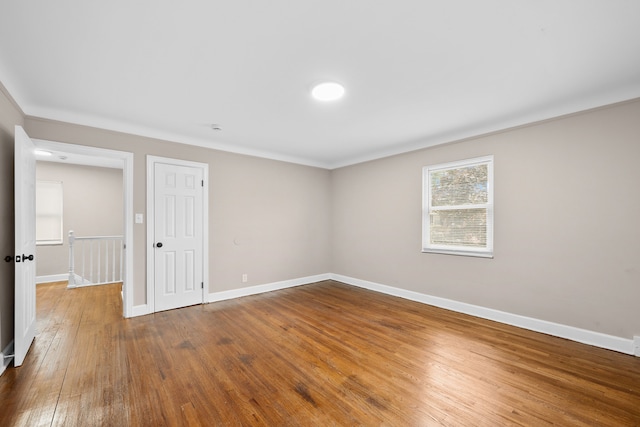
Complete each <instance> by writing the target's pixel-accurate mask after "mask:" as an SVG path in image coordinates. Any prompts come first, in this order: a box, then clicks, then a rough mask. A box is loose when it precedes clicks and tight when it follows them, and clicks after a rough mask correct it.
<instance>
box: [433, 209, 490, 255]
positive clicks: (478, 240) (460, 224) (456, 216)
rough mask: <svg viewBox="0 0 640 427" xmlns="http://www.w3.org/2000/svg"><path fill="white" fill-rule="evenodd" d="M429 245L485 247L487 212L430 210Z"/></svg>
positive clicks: (480, 210) (476, 210)
mask: <svg viewBox="0 0 640 427" xmlns="http://www.w3.org/2000/svg"><path fill="white" fill-rule="evenodd" d="M430 220H431V244H434V245H451V246H468V247H480V248H483V247H486V246H487V210H486V209H484V208H483V209H453V210H446V211H438V210H432V211H431V214H430Z"/></svg>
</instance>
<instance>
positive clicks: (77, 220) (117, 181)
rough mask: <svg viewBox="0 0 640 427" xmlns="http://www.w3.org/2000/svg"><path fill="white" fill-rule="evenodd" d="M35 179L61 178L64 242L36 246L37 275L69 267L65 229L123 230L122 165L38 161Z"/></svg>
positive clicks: (100, 233)
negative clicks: (92, 165) (117, 166)
mask: <svg viewBox="0 0 640 427" xmlns="http://www.w3.org/2000/svg"><path fill="white" fill-rule="evenodd" d="M36 179H37V180H42V181H62V188H63V190H62V191H63V210H64V211H63V232H64V243H63V244H60V245H44V246H37V247H36V259H37V260H38V262H37V263H36V275H37V276H48V275H56V274H64V273H68V271H69V241H68V239H67V233H68V231H69V230H73V231H74V232H75V235H76V236H114V235H122V234H123V232H124V225H123V220H124V203H123V200H124V194H123V188H122V169H112V168H100V167H91V166H81V165H72V164H63V163H54V162H37V165H36Z"/></svg>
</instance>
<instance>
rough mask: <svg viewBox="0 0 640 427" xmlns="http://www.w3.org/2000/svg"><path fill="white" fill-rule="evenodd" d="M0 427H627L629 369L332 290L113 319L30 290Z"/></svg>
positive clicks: (107, 302)
mask: <svg viewBox="0 0 640 427" xmlns="http://www.w3.org/2000/svg"><path fill="white" fill-rule="evenodd" d="M38 327H39V331H40V332H39V335H38V336H37V337H36V341H35V342H34V345H33V347H32V348H31V350H30V353H29V354H28V356H27V359H26V360H25V364H24V365H23V366H22V367H20V368H17V369H14V368H9V369H7V371H6V372H5V374H4V375H3V376H2V377H0V426H12V425H18V426H40V425H55V426H62V425H63V426H93V425H113V426H126V425H131V426H161V425H170V426H174V425H175V426H180V425H193V426H197V425H202V426H212V425H252V426H256V425H268V426H284V425H286V426H296V425H302V426H330V425H336V426H351V425H366V426H377V425H389V426H430V425H448V426H471V425H472V426H482V425H486V426H498V425H526V426H531V425H534V426H538V425H571V426H580V425H584V426H593V425H598V426H632V425H640V358H637V357H633V356H628V355H624V354H619V353H616V352H613V351H608V350H603V349H598V348H593V347H589V346H586V345H582V344H578V343H575V342H571V341H566V340H563V339H559V338H554V337H550V336H547V335H542V334H538V333H534V332H530V331H525V330H522V329H518V328H514V327H509V326H505V325H501V324H498V323H495V322H491V321H486V320H482V319H477V318H473V317H470V316H466V315H462V314H457V313H453V312H449V311H446V310H442V309H438V308H434V307H430V306H426V305H423V304H419V303H415V302H411V301H406V300H402V299H399V298H394V297H390V296H386V295H382V294H377V293H375V292H371V291H367V290H363V289H358V288H353V287H350V286H347V285H343V284H340V283H337V282H331V281H326V282H320V283H317V284H312V285H307V286H301V287H297V288H291V289H286V290H282V291H277V292H271V293H267V294H262V295H256V296H250V297H245V298H240V299H237V300H231V301H223V302H218V303H213V304H207V305H201V306H194V307H189V308H184V309H179V310H171V311H167V312H161V313H156V314H154V315H149V316H143V317H137V318H133V319H123V318H122V307H121V301H120V286H119V285H105V286H95V287H87V288H79V289H73V290H67V289H66V288H65V284H60V283H59V284H47V285H39V286H38Z"/></svg>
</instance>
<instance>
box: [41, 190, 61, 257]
mask: <svg viewBox="0 0 640 427" xmlns="http://www.w3.org/2000/svg"><path fill="white" fill-rule="evenodd" d="M62 235H63V231H62V182H59V181H37V182H36V244H37V245H59V244H62Z"/></svg>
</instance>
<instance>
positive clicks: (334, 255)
mask: <svg viewBox="0 0 640 427" xmlns="http://www.w3.org/2000/svg"><path fill="white" fill-rule="evenodd" d="M638 117H640V100H637V101H635V102H629V103H624V104H619V105H615V106H611V107H608V108H602V109H598V110H595V111H592V112H587V113H583V114H577V115H574V116H570V117H565V118H559V119H556V120H552V121H547V122H544V123H539V124H535V125H531V126H528V127H522V128H519V129H514V130H509V131H505V132H502V133H496V134H493V135H489V136H484V137H479V138H474V139H470V140H467V141H462V142H458V143H453V144H448V145H444V146H438V147H434V148H430V149H425V150H420V151H416V152H412V153H408V154H405V155H400V156H394V157H389V158H386V159H381V160H378V161H373V162H368V163H363V164H359V165H354V166H351V167H345V168H341V169H337V170H334V171H326V170H322V169H317V168H311V167H306V166H299V165H294V164H288V163H283V162H277V161H272V160H265V159H259V158H253V157H249V156H241V155H236V154H231V153H225V152H220V151H215V150H207V149H204V148H201V147H192V146H187V145H181V144H175V143H169V142H164V141H159V140H155V139H149V138H143V137H137V136H131V135H126V134H121V133H116V132H110V131H104V130H98V129H94V128H89V127H83V126H77V125H72V124H67V123H60V122H54V121H48V120H41V119H34V118H26V119H23V116H22V114H21V112H20V111H19V109H18V108H17V107H15V106H14V105H13V104H12V103H11V102H9V101H8V98H7V97H6V96H5V95H4V94H0V143H1V145H0V165H1V169H0V170H1V172H0V173H2V175H3V176H2V177H3V178H5V179H4V180H3V181H2V182H3V184H1V185H0V206H1V207H0V222H1V224H2V225H3V227H2V228H1V229H0V233H2V235H0V247H1V248H4V252H7V253H11V252H13V190H12V185H11V184H12V183H13V166H12V165H13V126H14V125H15V124H21V123H23V121H24V125H25V128H26V130H27V133H29V135H30V136H31V137H33V138H40V139H47V140H52V141H60V142H66V143H73V144H81V145H88V146H95V147H103V148H111V149H115V150H122V151H129V152H132V153H134V176H133V180H134V207H133V210H134V212H140V213H145V207H146V188H145V186H146V171H145V169H146V154H153V155H158V156H165V157H173V158H178V159H184V160H195V161H200V162H206V163H208V164H209V168H210V169H209V180H210V186H209V189H210V190H209V191H210V192H209V203H210V208H209V213H210V215H209V230H210V241H209V245H210V247H209V256H210V259H209V265H210V277H209V279H210V288H209V291H210V292H217V291H224V290H231V289H237V288H241V287H244V286H251V285H254V284H263V283H271V282H276V281H281V280H287V279H292V278H298V277H305V276H311V275H316V274H321V273H326V272H333V273H337V274H342V275H346V276H351V277H354V278H358V279H363V280H369V281H372V282H377V283H381V284H386V285H390V286H395V287H398V288H402V289H407V290H411V291H416V292H421V293H424V294H428V295H434V296H439V297H444V298H450V299H453V300H457V301H461V302H466V303H470V304H475V305H479V306H483V307H488V308H493V309H497V310H503V311H507V312H510V313H514V314H520V315H524V316H530V317H533V318H537V319H542V320H548V321H551V322H557V323H560V324H566V325H570V326H574V327H578V328H584V329H588V330H592V331H597V332H602V333H606V334H611V335H615V336H620V337H624V338H630V337H632V336H633V335H640V316H638V309H637V307H638V302H639V301H640V286H638V283H640V270H639V265H638V259H640V221H638V218H640V197H639V194H640V193H639V192H638V190H637V188H636V186H637V184H638V182H640V167H638V165H637V161H638V159H640V142H639V139H638V135H640V120H638ZM487 154H493V155H494V156H495V187H496V189H495V201H496V223H495V258H494V259H480V258H469V257H457V256H447V255H438V254H422V253H421V252H420V233H421V224H420V217H421V169H422V167H423V166H425V165H428V164H434V163H440V162H447V161H452V160H459V159H465V158H470V157H476V156H481V155H487ZM145 217H146V215H145ZM145 232H146V225H145V224H142V225H140V224H136V225H134V246H135V248H134V254H133V256H134V266H133V268H134V283H133V287H134V304H135V305H138V304H144V303H145V301H146V296H145V285H146V283H145V281H146V280H145V271H146V269H145V267H144V266H145V264H146V239H145ZM4 252H0V255H3V256H4V255H5V253H4ZM243 273H246V274H248V275H249V282H248V283H246V284H244V283H241V275H242V274H243ZM0 296H1V297H2V302H1V305H0V310H1V312H0V321H1V322H2V324H1V325H0V333H2V336H0V345H2V346H5V345H6V344H7V343H8V342H9V341H10V340H11V338H12V336H13V333H12V332H13V305H12V303H13V266H12V264H9V263H4V262H0Z"/></svg>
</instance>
